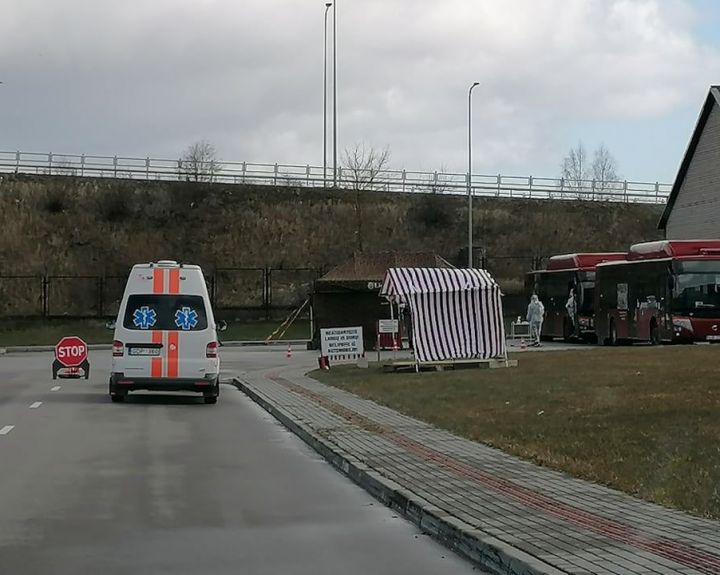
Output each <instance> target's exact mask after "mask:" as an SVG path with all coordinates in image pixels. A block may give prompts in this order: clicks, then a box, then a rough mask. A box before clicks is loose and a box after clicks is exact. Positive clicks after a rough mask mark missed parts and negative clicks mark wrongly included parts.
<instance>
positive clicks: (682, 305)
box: [673, 272, 720, 317]
mask: <svg viewBox="0 0 720 575" xmlns="http://www.w3.org/2000/svg"><path fill="white" fill-rule="evenodd" d="M673 313H677V314H682V315H689V316H698V317H720V272H718V273H681V274H677V275H676V276H675V289H674V290H673Z"/></svg>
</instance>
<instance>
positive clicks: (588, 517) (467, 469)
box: [268, 373, 720, 575]
mask: <svg viewBox="0 0 720 575" xmlns="http://www.w3.org/2000/svg"><path fill="white" fill-rule="evenodd" d="M268 377H269V379H271V380H272V381H274V382H276V383H279V384H280V385H283V386H284V387H286V388H288V389H289V390H291V391H293V392H295V393H297V394H299V395H303V396H305V397H308V398H310V399H312V400H313V401H315V402H317V403H319V404H320V405H322V406H324V407H327V408H328V409H329V410H330V411H332V412H334V413H336V414H338V415H340V416H342V417H344V418H346V419H349V420H351V421H353V422H355V423H358V422H359V421H364V422H365V424H366V426H372V427H375V428H379V429H380V430H381V431H382V437H383V438H384V439H387V440H389V441H391V442H392V443H394V444H395V445H397V446H399V447H402V448H404V449H406V450H408V451H410V452H411V453H414V454H415V455H417V456H418V457H420V458H422V459H424V460H425V461H429V462H432V463H435V464H436V465H439V466H441V467H444V468H446V469H448V470H450V471H452V472H453V473H455V474H456V475H459V476H461V477H465V478H468V479H472V480H473V481H475V482H477V483H480V484H482V485H484V486H486V487H489V488H491V489H493V490H495V491H497V492H499V493H501V494H503V495H505V496H507V497H509V498H511V499H514V500H515V501H517V502H519V503H522V504H523V505H526V506H528V507H530V508H532V509H535V510H538V511H542V512H544V513H547V514H549V515H552V516H555V517H559V518H560V519H564V520H566V521H569V522H571V523H574V524H575V525H578V526H580V527H583V528H585V529H587V530H589V531H592V532H593V533H596V534H599V535H602V536H604V537H608V538H610V539H613V540H615V541H618V542H620V543H624V544H628V545H632V546H633V547H635V548H637V549H640V550H643V551H648V552H650V553H654V554H655V555H658V556H660V557H663V558H665V559H669V560H671V561H675V562H676V563H680V564H682V565H686V566H688V567H693V568H695V569H697V570H698V571H700V572H702V573H706V574H708V575H717V574H720V555H716V554H713V553H708V552H705V551H701V550H698V549H696V548H694V547H692V546H690V545H686V544H684V543H679V542H677V541H673V540H671V539H667V538H664V537H652V536H650V535H648V534H645V533H643V532H641V531H640V530H638V529H636V528H635V527H631V526H629V525H625V524H623V523H620V522H617V521H612V520H610V519H605V518H604V517H601V516H598V515H594V514H592V513H589V512H587V511H584V510H582V509H579V508H577V507H573V506H572V505H568V504H566V503H562V502H561V501H559V500H557V499H553V498H551V497H548V496H546V495H543V494H542V493H538V492H537V491H533V490H531V489H528V488H526V487H522V486H520V485H517V484H515V483H513V482H511V481H508V480H505V479H500V478H498V477H496V476H494V475H491V474H489V473H485V472H483V471H480V470H479V469H477V468H475V467H473V466H471V465H468V464H466V463H463V462H462V461H460V460H458V459H455V458H453V457H450V456H448V455H445V454H444V453H441V452H439V451H436V450H434V449H431V448H429V447H426V446H424V445H422V444H421V443H418V442H417V441H415V440H413V439H410V438H409V437H407V436H405V435H402V434H400V433H397V432H396V431H393V430H392V429H391V428H389V427H385V426H383V425H381V424H379V423H377V422H375V421H373V420H371V419H369V418H366V417H364V416H362V415H360V414H358V413H356V412H354V411H352V410H350V409H347V408H346V407H343V406H342V405H340V404H338V403H335V402H334V401H332V400H329V399H327V398H325V397H323V396H321V395H319V394H317V393H315V392H313V391H310V390H309V389H306V388H304V387H302V386H300V385H297V384H294V383H292V382H290V381H288V380H287V379H284V378H282V377H280V375H279V374H278V373H270V374H268Z"/></svg>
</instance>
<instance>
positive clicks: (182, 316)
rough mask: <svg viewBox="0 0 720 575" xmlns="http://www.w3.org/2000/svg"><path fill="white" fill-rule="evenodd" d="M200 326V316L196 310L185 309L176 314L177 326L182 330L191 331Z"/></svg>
mask: <svg viewBox="0 0 720 575" xmlns="http://www.w3.org/2000/svg"><path fill="white" fill-rule="evenodd" d="M197 324H198V314H197V312H196V311H195V310H194V309H190V308H189V307H184V308H182V309H179V310H177V311H176V312H175V325H176V326H178V327H179V328H180V329H183V330H189V329H192V328H194V327H195V326H196V325H197Z"/></svg>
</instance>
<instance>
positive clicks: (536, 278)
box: [526, 252, 626, 341]
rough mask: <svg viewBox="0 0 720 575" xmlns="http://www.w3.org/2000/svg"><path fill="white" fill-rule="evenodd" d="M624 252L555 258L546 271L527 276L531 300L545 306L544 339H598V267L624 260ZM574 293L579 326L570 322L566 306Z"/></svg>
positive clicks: (551, 259)
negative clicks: (596, 276) (596, 335)
mask: <svg viewBox="0 0 720 575" xmlns="http://www.w3.org/2000/svg"><path fill="white" fill-rule="evenodd" d="M625 257H626V255H625V253H617V252H608V253H580V254H565V255H557V256H553V257H551V258H550V259H549V260H548V264H547V268H546V269H544V270H536V271H532V272H530V273H528V274H527V278H526V292H527V297H528V300H529V299H530V296H531V295H532V294H537V295H538V296H539V298H540V301H542V302H543V305H544V306H545V321H544V322H543V327H542V336H543V338H545V339H552V338H556V337H562V338H563V339H565V340H566V341H568V340H570V339H572V338H573V337H578V338H582V339H587V340H591V339H594V336H595V323H594V304H595V268H596V266H597V265H598V264H600V263H602V262H609V261H617V260H623V259H625ZM573 290H574V292H575V307H576V308H577V309H576V313H575V316H576V318H577V321H576V325H573V322H572V321H571V320H570V317H569V315H568V312H567V310H566V308H565V305H566V303H567V301H568V297H569V295H570V293H571V291H573Z"/></svg>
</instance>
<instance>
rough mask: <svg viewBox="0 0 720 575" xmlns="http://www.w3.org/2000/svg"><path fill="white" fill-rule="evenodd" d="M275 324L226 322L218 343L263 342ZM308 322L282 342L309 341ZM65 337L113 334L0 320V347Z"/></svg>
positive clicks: (100, 324) (81, 323) (70, 323)
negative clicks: (225, 327)
mask: <svg viewBox="0 0 720 575" xmlns="http://www.w3.org/2000/svg"><path fill="white" fill-rule="evenodd" d="M281 323H282V321H281V320H277V321H247V322H232V321H229V322H228V328H227V330H226V331H224V332H221V333H220V334H219V336H220V340H221V341H238V340H242V341H255V340H258V341H259V340H264V339H265V338H266V337H267V336H268V335H270V334H271V333H272V332H273V331H274V330H275V329H276V328H277V327H278V326H279V325H280V324H281ZM309 330H310V328H309V322H308V321H298V322H296V323H295V324H293V325H292V326H291V327H290V329H289V330H288V331H287V333H286V334H285V335H284V336H283V339H309ZM66 335H76V336H78V337H81V338H82V339H84V340H85V342H86V343H89V344H92V343H108V344H109V343H112V339H113V332H112V330H108V329H106V328H105V321H100V320H53V321H38V320H27V321H7V320H6V321H3V320H0V347H9V346H26V345H55V344H56V343H57V342H58V341H59V340H60V338H62V337H63V336H66Z"/></svg>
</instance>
